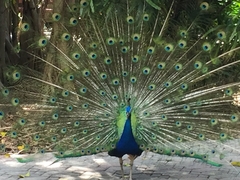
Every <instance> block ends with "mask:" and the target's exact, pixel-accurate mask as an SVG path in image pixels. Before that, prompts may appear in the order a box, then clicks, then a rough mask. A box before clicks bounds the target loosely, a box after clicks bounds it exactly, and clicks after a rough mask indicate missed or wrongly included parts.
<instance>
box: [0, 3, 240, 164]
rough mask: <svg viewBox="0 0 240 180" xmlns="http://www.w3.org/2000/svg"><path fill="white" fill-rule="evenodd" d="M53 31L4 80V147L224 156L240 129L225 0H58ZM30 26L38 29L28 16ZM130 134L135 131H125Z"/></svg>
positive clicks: (0, 119)
mask: <svg viewBox="0 0 240 180" xmlns="http://www.w3.org/2000/svg"><path fill="white" fill-rule="evenodd" d="M54 5H55V6H56V7H55V8H54V9H53V12H52V14H51V23H49V26H50V27H49V28H48V32H49V31H50V32H51V35H50V36H49V34H48V35H44V36H43V35H36V37H33V39H32V41H33V42H34V43H33V44H32V45H31V48H33V47H34V48H38V49H40V50H41V51H42V53H43V56H42V57H39V56H38V55H36V54H34V53H33V52H25V53H27V54H28V55H30V56H32V57H33V58H35V60H36V61H37V62H38V68H37V69H38V70H33V69H31V68H28V67H26V66H25V67H24V66H22V67H9V69H8V70H7V71H6V73H5V74H4V76H5V80H6V82H8V83H7V85H6V84H4V85H5V86H3V85H2V86H1V87H0V88H1V95H0V132H1V134H0V137H1V143H2V144H1V147H0V149H1V150H2V152H7V151H10V150H11V152H16V151H19V150H22V151H23V152H26V153H45V152H48V151H53V152H55V153H56V156H57V157H69V156H82V155H89V154H95V153H99V152H103V151H110V150H112V149H114V148H116V144H117V142H118V141H119V139H120V138H121V135H122V134H123V131H124V126H125V122H126V120H127V118H128V117H127V116H128V115H127V113H126V107H127V106H128V104H127V102H128V99H129V98H130V99H131V100H130V106H131V130H132V134H133V136H134V139H135V140H136V142H137V144H138V145H139V147H140V149H142V150H146V151H152V152H155V153H160V154H166V155H178V156H183V157H185V156H186V157H194V158H199V159H202V160H204V161H207V162H210V160H211V159H218V160H223V159H224V156H225V155H226V154H227V153H231V152H232V149H233V147H231V146H228V145H227V142H228V141H227V140H233V139H237V138H239V136H240V132H239V127H240V123H239V118H240V114H239V108H238V106H237V105H238V104H237V93H238V91H239V85H240V80H239V78H237V76H238V74H239V73H238V68H239V62H240V60H239V59H238V58H239V50H240V47H239V44H238V43H237V38H236V37H235V34H234V32H232V29H233V28H231V27H229V25H228V24H227V23H226V22H225V21H223V20H222V21H221V20H219V16H218V15H219V14H220V13H221V12H223V10H224V8H223V7H224V2H223V5H220V4H219V3H218V2H217V1H209V2H204V1H202V2H199V1H198V0H194V1H182V3H179V2H178V1H176V0H175V1H174V0H171V1H169V0H161V1H160V0H146V1H143V0H142V1H137V0H126V1H125V0H105V1H97V0H96V1H95V0H91V1H88V0H81V2H80V3H76V4H71V3H67V1H54ZM20 31H21V33H27V32H28V31H32V28H31V26H30V25H29V24H28V23H27V22H23V23H22V25H21V27H20ZM126 138H128V137H126Z"/></svg>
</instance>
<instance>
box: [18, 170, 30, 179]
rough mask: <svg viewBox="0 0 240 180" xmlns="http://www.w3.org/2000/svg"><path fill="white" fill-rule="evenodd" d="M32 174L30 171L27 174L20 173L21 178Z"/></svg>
mask: <svg viewBox="0 0 240 180" xmlns="http://www.w3.org/2000/svg"><path fill="white" fill-rule="evenodd" d="M29 176H30V171H28V172H27V173H26V174H24V175H23V174H21V175H19V178H25V177H29Z"/></svg>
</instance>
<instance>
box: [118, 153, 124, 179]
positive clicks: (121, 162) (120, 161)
mask: <svg viewBox="0 0 240 180" xmlns="http://www.w3.org/2000/svg"><path fill="white" fill-rule="evenodd" d="M119 163H120V166H121V173H122V178H123V179H124V172H123V159H122V157H120V158H119Z"/></svg>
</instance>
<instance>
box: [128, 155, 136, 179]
mask: <svg viewBox="0 0 240 180" xmlns="http://www.w3.org/2000/svg"><path fill="white" fill-rule="evenodd" d="M136 157H137V156H134V155H131V154H130V155H129V156H128V158H129V159H130V174H129V180H132V167H133V161H134V159H136Z"/></svg>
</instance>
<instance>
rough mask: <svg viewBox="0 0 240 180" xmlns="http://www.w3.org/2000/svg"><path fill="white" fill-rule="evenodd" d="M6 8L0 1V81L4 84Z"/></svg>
mask: <svg viewBox="0 0 240 180" xmlns="http://www.w3.org/2000/svg"><path fill="white" fill-rule="evenodd" d="M6 12H7V9H6V6H5V1H0V81H1V82H2V83H3V84H4V77H3V76H4V75H3V73H4V69H5V68H6V62H5V36H6V32H5V30H6V19H5V18H6Z"/></svg>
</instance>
